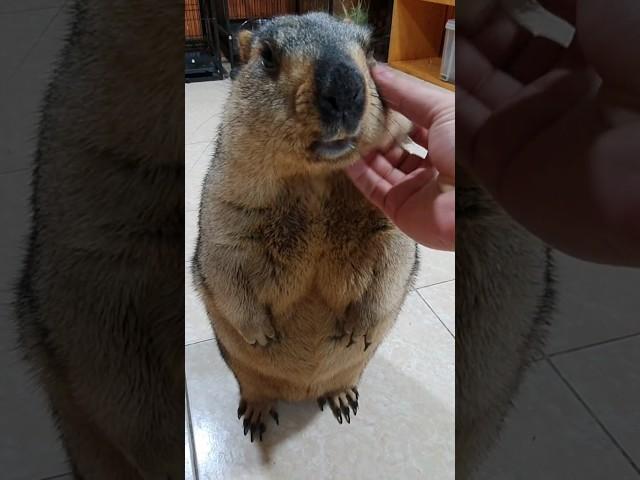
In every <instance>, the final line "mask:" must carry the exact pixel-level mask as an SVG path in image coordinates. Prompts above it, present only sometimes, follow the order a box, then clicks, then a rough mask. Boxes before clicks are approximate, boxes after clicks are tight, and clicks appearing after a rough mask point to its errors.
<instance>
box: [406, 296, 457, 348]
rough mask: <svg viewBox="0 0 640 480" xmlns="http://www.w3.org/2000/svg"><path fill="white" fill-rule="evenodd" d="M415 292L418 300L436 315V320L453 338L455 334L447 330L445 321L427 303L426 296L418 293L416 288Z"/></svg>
mask: <svg viewBox="0 0 640 480" xmlns="http://www.w3.org/2000/svg"><path fill="white" fill-rule="evenodd" d="M416 293H417V294H418V298H419V299H420V300H422V301H423V302H424V303H425V305H426V306H427V308H428V309H429V310H431V313H433V314H434V315H435V316H436V318H437V319H438V321H439V322H440V324H441V325H442V326H443V327H444V328H445V330H446V331H447V332H449V335H451V336H452V337H453V339H454V340H455V338H456V336H455V335H454V334H453V333H451V330H449V327H447V326H446V325H445V323H444V322H443V321H442V319H441V318H440V316H439V315H438V314H437V313H436V311H435V310H434V309H433V308H431V305H429V302H427V299H426V298H424V297H423V296H422V295H421V294H420V291H419V290H416Z"/></svg>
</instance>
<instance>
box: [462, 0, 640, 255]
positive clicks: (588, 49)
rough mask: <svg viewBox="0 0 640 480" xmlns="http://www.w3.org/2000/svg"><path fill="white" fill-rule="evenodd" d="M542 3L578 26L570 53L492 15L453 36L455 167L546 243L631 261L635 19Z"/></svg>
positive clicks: (633, 12)
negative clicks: (470, 175) (471, 176)
mask: <svg viewBox="0 0 640 480" xmlns="http://www.w3.org/2000/svg"><path fill="white" fill-rule="evenodd" d="M540 3H542V4H544V6H545V7H546V8H547V9H549V10H550V11H552V12H554V13H557V14H559V15H561V16H562V17H564V18H565V19H566V20H567V21H569V22H570V23H571V24H573V25H575V28H576V37H575V38H574V41H573V43H572V44H571V45H570V47H569V48H567V49H564V48H561V47H560V46H558V45H555V44H553V43H552V42H550V41H548V40H546V39H544V38H540V37H532V36H531V35H530V34H529V33H528V32H526V31H524V29H523V28H522V27H520V26H519V25H518V24H517V23H515V22H514V21H513V20H512V19H511V18H510V17H509V16H507V15H506V14H505V13H504V12H501V11H496V10H493V11H491V12H490V13H489V14H488V15H489V16H488V17H487V18H478V19H477V22H475V25H477V28H466V29H465V28H459V29H458V38H457V39H456V43H457V46H456V48H457V51H456V64H457V72H456V80H457V92H456V95H457V99H458V114H459V115H458V130H459V134H458V152H457V155H458V156H457V159H458V161H459V162H460V163H461V165H463V166H464V167H465V168H467V169H469V170H470V171H471V172H473V174H475V176H476V177H477V178H479V179H480V180H481V182H482V183H483V184H484V185H485V186H486V187H487V189H488V190H489V191H490V192H491V193H492V194H493V196H494V197H495V199H496V200H497V201H498V202H499V203H500V204H501V205H502V206H503V208H504V209H505V210H506V211H507V212H509V213H510V214H511V215H512V216H513V217H514V218H515V219H516V220H517V221H519V222H520V223H521V224H522V225H524V226H525V227H526V228H528V229H529V230H530V231H531V232H533V233H534V234H536V235H538V236H539V237H540V238H541V239H543V240H544V241H546V242H547V243H549V244H550V245H551V246H553V247H556V248H558V249H559V250H563V251H565V252H566V253H569V254H571V255H574V256H577V257H581V258H585V259H588V260H592V261H597V262H604V263H614V264H625V265H640V249H638V245H640V57H639V56H638V55H637V53H636V52H635V44H634V43H633V42H630V41H629V38H635V36H637V31H638V28H639V27H640V12H639V11H638V9H637V6H636V5H635V3H636V2H634V1H633V0H621V1H617V2H602V1H600V0H581V1H580V2H576V0H547V1H541V2H540Z"/></svg>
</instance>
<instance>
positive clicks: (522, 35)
mask: <svg viewBox="0 0 640 480" xmlns="http://www.w3.org/2000/svg"><path fill="white" fill-rule="evenodd" d="M531 37H532V35H531V33H530V32H529V31H528V30H526V29H525V28H523V27H522V26H520V24H518V23H517V22H516V21H514V20H513V19H512V18H511V17H510V16H509V15H508V14H507V13H506V12H505V11H504V10H498V11H497V12H496V13H495V14H494V16H493V17H492V18H491V20H490V22H489V23H488V24H487V25H486V26H485V27H483V28H482V30H480V31H479V32H478V33H477V34H476V35H474V36H473V37H472V38H471V40H472V42H473V44H474V45H475V46H476V47H477V48H478V50H479V51H480V52H481V53H482V54H483V55H485V56H486V57H487V59H488V60H489V62H491V63H492V64H493V65H494V66H496V67H497V68H503V67H504V66H506V65H508V64H509V63H510V62H511V61H512V59H513V58H514V57H515V56H516V55H517V54H518V52H519V51H520V50H521V49H522V48H523V47H524V46H525V45H526V44H527V43H528V42H529V40H530V39H531ZM467 38H469V37H467Z"/></svg>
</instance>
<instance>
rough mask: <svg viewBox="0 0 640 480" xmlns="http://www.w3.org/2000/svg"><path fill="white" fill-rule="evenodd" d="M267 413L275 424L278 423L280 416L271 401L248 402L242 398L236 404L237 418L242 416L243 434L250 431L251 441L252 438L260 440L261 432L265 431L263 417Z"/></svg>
mask: <svg viewBox="0 0 640 480" xmlns="http://www.w3.org/2000/svg"><path fill="white" fill-rule="evenodd" d="M267 413H268V414H269V415H270V416H271V418H273V421H274V422H276V425H280V417H279V416H278V412H277V411H276V407H275V403H271V402H250V401H247V400H245V399H244V398H242V399H240V404H239V405H238V419H240V418H242V417H243V416H244V420H243V421H242V429H243V431H244V435H245V436H246V435H247V433H249V432H251V443H253V439H254V438H256V439H259V440H260V441H262V434H264V432H266V431H267V427H266V425H265V424H264V421H263V419H264V418H266V416H267V415H266V414H267Z"/></svg>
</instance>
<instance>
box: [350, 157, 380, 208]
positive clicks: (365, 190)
mask: <svg viewBox="0 0 640 480" xmlns="http://www.w3.org/2000/svg"><path fill="white" fill-rule="evenodd" d="M345 172H346V174H347V175H348V176H349V178H350V179H351V181H352V182H353V184H354V185H355V186H356V188H357V189H358V190H360V192H362V194H363V195H364V196H365V197H366V198H367V199H368V200H369V201H370V202H371V203H373V204H374V205H375V206H376V207H378V208H380V209H382V207H383V205H384V198H385V197H386V195H387V193H388V192H389V190H390V189H391V184H390V183H389V182H387V181H386V180H385V179H384V178H382V177H381V176H380V175H379V174H378V173H377V172H376V171H375V170H373V169H372V168H370V167H369V165H367V163H366V162H364V161H363V160H359V161H357V162H356V163H354V164H353V165H350V166H349V167H347V168H346V169H345Z"/></svg>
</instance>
